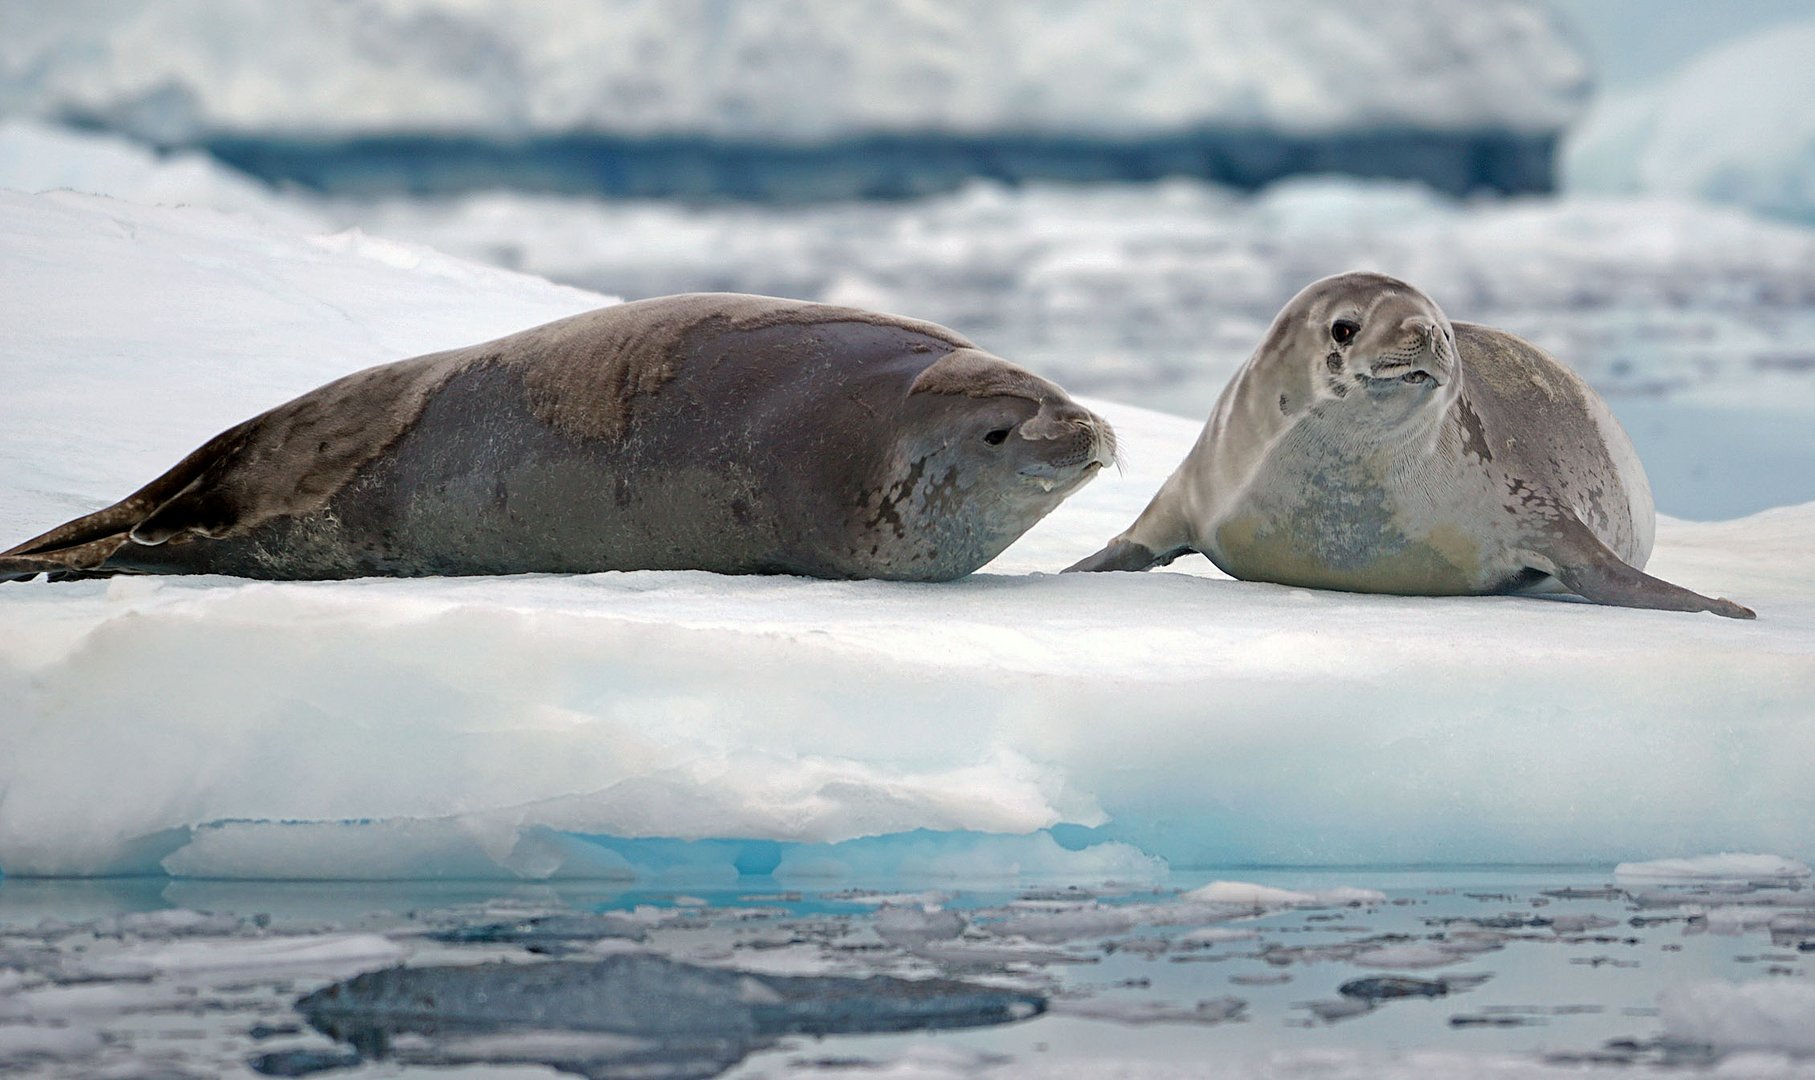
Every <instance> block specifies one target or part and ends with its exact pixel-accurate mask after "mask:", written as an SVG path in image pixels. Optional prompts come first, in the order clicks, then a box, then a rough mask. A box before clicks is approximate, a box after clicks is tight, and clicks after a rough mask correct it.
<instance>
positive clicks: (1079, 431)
mask: <svg viewBox="0 0 1815 1080" xmlns="http://www.w3.org/2000/svg"><path fill="white" fill-rule="evenodd" d="M896 430H897V439H896V443H895V447H894V453H893V454H892V455H891V460H890V461H889V462H888V463H887V465H886V467H885V469H884V475H883V476H882V477H881V478H880V480H879V482H878V484H877V487H876V488H875V489H874V490H872V491H871V492H869V493H866V496H865V504H866V506H865V509H866V513H865V514H864V515H863V516H864V524H865V526H866V527H867V528H868V529H869V530H871V531H872V532H882V533H885V534H887V537H888V538H889V539H890V540H892V541H893V543H894V545H895V546H897V547H900V548H901V549H902V550H903V552H904V556H903V557H904V558H906V559H907V560H909V561H910V562H912V563H914V564H915V576H922V572H923V571H924V569H925V567H926V566H928V565H936V566H937V567H938V569H937V571H936V572H935V574H934V575H933V576H937V577H959V576H962V575H963V574H967V573H969V572H970V571H972V570H974V569H976V568H977V567H979V566H982V565H983V564H984V563H986V562H988V561H989V560H990V559H993V558H995V557H996V556H997V555H998V554H1000V553H1001V552H1002V549H1004V548H1006V547H1007V546H1008V545H1009V544H1010V543H1013V542H1014V540H1015V539H1016V538H1017V537H1019V536H1020V535H1021V534H1022V533H1024V532H1026V531H1027V530H1028V529H1030V528H1032V527H1033V525H1034V524H1035V523H1036V522H1038V521H1039V520H1040V519H1041V518H1043V517H1045V516H1046V515H1047V514H1048V513H1050V512H1051V511H1052V509H1053V508H1054V507H1056V506H1058V505H1059V503H1060V502H1061V501H1063V500H1064V499H1065V497H1066V496H1068V495H1070V494H1071V493H1072V492H1074V491H1076V490H1077V489H1078V488H1080V487H1082V486H1083V485H1084V484H1085V483H1086V482H1087V481H1089V480H1090V478H1091V477H1093V476H1095V475H1096V474H1097V472H1098V471H1099V470H1101V469H1102V468H1103V466H1105V465H1109V464H1112V463H1114V462H1115V460H1116V443H1115V433H1114V431H1113V430H1112V429H1111V428H1110V426H1109V424H1108V423H1107V422H1106V421H1105V420H1103V418H1102V417H1100V416H1097V415H1096V414H1095V413H1093V412H1091V411H1090V410H1088V409H1086V408H1084V407H1083V406H1081V405H1079V404H1078V403H1077V402H1075V401H1073V400H1072V399H1071V397H1070V396H1069V395H1067V394H1066V393H1065V391H1063V390H1061V389H1060V388H1059V387H1058V386H1056V385H1054V384H1053V383H1051V382H1048V381H1047V380H1045V379H1042V378H1040V377H1039V376H1037V375H1034V374H1032V373H1030V372H1028V371H1025V370H1023V369H1021V368H1018V367H1016V366H1014V365H1013V364H1010V363H1008V362H1007V361H1005V360H1002V359H1000V358H998V357H995V356H991V355H990V354H988V353H986V352H983V351H981V350H978V349H972V348H959V349H954V350H953V351H951V352H949V353H946V354H945V355H944V356H942V357H940V358H939V359H938V360H937V361H935V362H934V363H933V364H932V365H930V366H929V367H927V368H926V369H925V370H923V371H922V372H920V374H919V375H918V376H917V377H916V378H915V379H914V381H913V383H912V385H911V386H910V387H909V389H908V393H907V399H906V400H905V401H904V402H903V403H902V407H901V412H900V415H899V417H898V421H897V424H896Z"/></svg>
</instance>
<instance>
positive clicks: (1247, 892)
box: [1180, 881, 1317, 908]
mask: <svg viewBox="0 0 1815 1080" xmlns="http://www.w3.org/2000/svg"><path fill="white" fill-rule="evenodd" d="M1180 899H1184V900H1202V901H1207V902H1209V903H1212V904H1240V905H1242V906H1244V907H1258V908H1271V907H1295V906H1297V905H1299V904H1314V903H1316V902H1317V898H1316V897H1314V896H1312V895H1311V894H1310V893H1307V892H1294V891H1293V890H1291V889H1275V888H1272V887H1270V886H1267V885H1255V884H1252V883H1251V882H1246V881H1212V882H1211V883H1210V884H1208V885H1204V886H1202V887H1200V888H1196V889H1192V890H1191V891H1190V892H1187V893H1185V894H1183V895H1182V896H1181V897H1180Z"/></svg>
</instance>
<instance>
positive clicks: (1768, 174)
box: [1561, 18, 1815, 222]
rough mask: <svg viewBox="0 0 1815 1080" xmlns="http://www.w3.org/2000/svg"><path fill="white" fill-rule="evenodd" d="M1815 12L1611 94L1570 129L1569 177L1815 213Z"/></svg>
mask: <svg viewBox="0 0 1815 1080" xmlns="http://www.w3.org/2000/svg"><path fill="white" fill-rule="evenodd" d="M1811 50H1815V19H1807V18H1805V19H1800V20H1793V21H1789V22H1785V23H1783V24H1780V25H1775V26H1770V27H1768V28H1765V29H1762V30H1759V31H1756V32H1754V33H1751V34H1748V35H1746V36H1744V37H1742V38H1740V39H1738V40H1736V41H1732V42H1729V43H1726V44H1723V45H1721V46H1719V47H1716V48H1713V49H1710V50H1708V51H1707V52H1706V53H1705V54H1703V55H1701V56H1698V57H1696V58H1694V59H1693V60H1691V61H1690V62H1689V63H1687V64H1685V65H1684V66H1683V67H1682V69H1681V70H1679V71H1677V72H1675V73H1673V74H1671V75H1668V76H1666V77H1665V78H1664V79H1662V80H1661V81H1660V82H1659V83H1657V84H1656V85H1652V86H1644V87H1639V88H1636V89H1632V90H1627V91H1623V92H1619V93H1615V94H1611V95H1609V96H1608V97H1607V98H1606V99H1604V100H1602V101H1599V102H1597V103H1596V104H1595V106H1594V107H1593V108H1592V109H1591V110H1590V111H1589V112H1588V114H1587V115H1586V116H1585V117H1584V118H1583V120H1582V122H1581V124H1580V125H1579V126H1578V127H1576V128H1575V129H1574V130H1572V131H1571V133H1570V135H1569V137H1568V138H1567V139H1566V141H1565V143H1564V149H1563V154H1562V160H1561V173H1562V182H1563V187H1564V188H1565V189H1566V190H1568V191H1578V192H1585V193H1596V194H1620V195H1630V194H1647V195H1663V196H1676V197H1684V198H1694V199H1703V200H1706V201H1708V202H1713V203H1722V204H1726V205H1731V206H1740V207H1745V208H1747V209H1750V210H1754V211H1758V212H1761V213H1764V214H1770V215H1775V216H1779V217H1785V218H1791V219H1796V220H1801V221H1805V222H1809V221H1815V109H1811V108H1810V107H1809V101H1810V100H1811V99H1812V98H1815V71H1811V69H1810V67H1809V64H1808V59H1807V58H1808V56H1809V53H1810V51H1811Z"/></svg>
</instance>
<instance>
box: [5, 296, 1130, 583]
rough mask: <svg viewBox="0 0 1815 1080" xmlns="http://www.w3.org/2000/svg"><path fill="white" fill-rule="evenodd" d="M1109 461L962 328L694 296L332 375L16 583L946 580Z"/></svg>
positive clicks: (1080, 419)
mask: <svg viewBox="0 0 1815 1080" xmlns="http://www.w3.org/2000/svg"><path fill="white" fill-rule="evenodd" d="M1114 454H1115V437H1114V434H1113V432H1112V431H1111V429H1110V427H1109V425H1108V424H1107V423H1105V422H1104V421H1103V420H1102V419H1100V418H1099V417H1097V416H1096V415H1094V414H1093V413H1091V412H1090V411H1088V410H1086V409H1084V408H1083V407H1081V406H1079V405H1078V404H1076V403H1075V402H1073V401H1072V400H1071V398H1070V397H1068V396H1067V395H1066V394H1065V392H1064V391H1063V390H1061V389H1060V388H1059V387H1057V386H1055V385H1054V384H1052V383H1050V382H1048V381H1046V380H1045V379H1042V378H1039V377H1038V376H1035V375H1033V374H1030V373H1029V372H1027V371H1025V370H1023V369H1021V368H1019V367H1016V366H1014V365H1013V364H1010V363H1008V362H1007V361H1005V360H1002V359H1000V358H998V357H995V356H992V355H990V354H989V353H986V352H984V351H982V350H980V349H978V348H977V347H976V346H975V345H973V344H972V343H971V342H970V341H968V340H966V339H965V338H964V337H962V336H960V335H958V334H956V333H954V332H953V331H951V330H948V329H946V328H944V327H941V326H937V325H934V324H932V323H926V322H919V321H915V320H911V319H905V318H900V317H897V316H893V315H882V314H877V313H873V312H868V311H860V310H856V309H852V308H844V307H834V306H829V305H823V304H811V303H805V302H801V301H794V300H781V299H775V298H771V297H761V296H745V295H738V294H728V293H698V294H688V295H682V296H673V297H663V298H658V299H654V300H642V301H637V302H634V303H627V304H620V305H616V306H613V307H608V308H603V309H601V310H598V311H593V312H589V313H586V314H582V315H576V316H573V317H572V318H568V319H562V320H559V321H557V322H552V323H549V324H547V325H544V326H539V327H535V328H533V329H530V330H525V331H523V332H521V333H517V334H513V335H511V336H509V337H504V338H500V339H498V340H496V341H490V342H486V343H484V344H479V345H473V346H470V347H467V348H463V349H456V350H453V351H450V352H441V353H434V354H430V355H427V356H419V357H416V358H414V359H409V360H401V361H398V362H396V363H392V364H386V365H382V366H379V367H374V368H369V369H367V370H364V371H360V372H356V373H354V374H352V375H348V376H346V377H345V378H342V379H339V380H336V381H334V382H331V383H328V384H327V385H326V386H322V387H320V388H318V389H316V390H313V391H311V392H309V393H307V394H304V395H303V396H301V397H299V398H297V399H295V400H294V401H290V402H288V403H287V404H283V405H279V406H277V407H276V408H274V409H272V410H270V411H269V412H266V413H263V414H261V415H259V416H255V417H253V418H252V419H250V420H247V421H245V422H244V423H242V424H239V425H238V426H236V427H233V428H230V429H228V430H227V431H224V432H222V433H221V434H219V435H217V436H215V437H214V438H213V439H210V440H209V441H208V442H207V443H206V444H204V445H203V446H202V447H201V448H200V449H198V450H196V451H195V452H194V453H192V454H190V455H189V456H188V457H186V458H184V459H183V460H182V461H181V462H180V463H178V464H177V465H176V466H175V467H174V468H172V469H171V470H170V471H169V472H166V473H165V474H164V475H162V476H160V477H158V478H157V479H155V480H153V481H151V483H149V484H147V485H145V486H144V487H143V488H141V489H140V490H138V491H136V492H134V493H133V494H132V495H130V496H128V497H127V498H125V499H123V500H122V501H120V502H118V503H116V504H114V505H113V506H110V507H107V508H106V509H104V510H100V511H98V512H96V513H93V514H89V515H88V516H86V517H82V518H79V519H77V520H75V521H71V522H69V523H68V524H65V525H61V526H59V527H57V528H55V529H52V530H51V531H49V532H47V533H45V534H44V535H42V536H39V537H37V538H35V539H32V540H28V541H26V542H25V543H23V544H20V545H18V546H17V547H14V548H12V549H11V550H9V551H5V552H0V577H6V578H14V579H17V578H24V577H30V576H34V575H36V574H37V573H40V572H48V573H50V574H52V575H53V576H64V577H68V576H89V575H94V574H101V575H105V574H110V573H119V572H128V573H172V574H185V573H188V574H230V575H236V576H240V577H251V578H270V579H330V578H349V577H366V576H392V577H416V576H424V575H462V574H520V573H587V572H592V571H600V570H642V569H651V570H673V569H694V570H710V571H716V572H719V573H727V574H745V573H778V574H801V575H808V576H813V577H824V578H886V579H896V580H907V581H944V580H949V579H952V578H957V577H961V576H963V575H965V574H968V573H970V572H971V571H972V570H975V569H976V568H977V567H979V566H982V565H983V564H984V563H986V562H988V561H989V560H990V559H992V558H994V557H995V556H996V555H997V554H999V553H1000V552H1001V551H1002V550H1003V549H1004V548H1005V547H1007V546H1008V545H1009V544H1010V543H1011V542H1013V541H1014V540H1015V539H1016V538H1017V537H1019V536H1020V535H1021V534H1022V533H1023V532H1025V531H1026V530H1027V529H1028V528H1030V527H1031V526H1032V525H1033V524H1034V523H1035V522H1037V521H1038V520H1040V518H1042V517H1043V516H1045V515H1046V513H1047V512H1048V511H1050V510H1052V509H1053V507H1055V506H1057V505H1058V504H1059V502H1060V501H1061V500H1063V499H1064V498H1065V497H1066V496H1067V495H1069V494H1070V493H1071V492H1073V491H1075V490H1076V489H1077V488H1078V487H1080V486H1081V485H1083V484H1084V483H1085V482H1086V481H1087V480H1089V479H1090V478H1091V477H1092V476H1094V475H1095V474H1096V472H1097V471H1098V470H1099V469H1100V468H1101V467H1102V466H1103V465H1104V464H1106V463H1108V462H1111V461H1113V460H1114Z"/></svg>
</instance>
